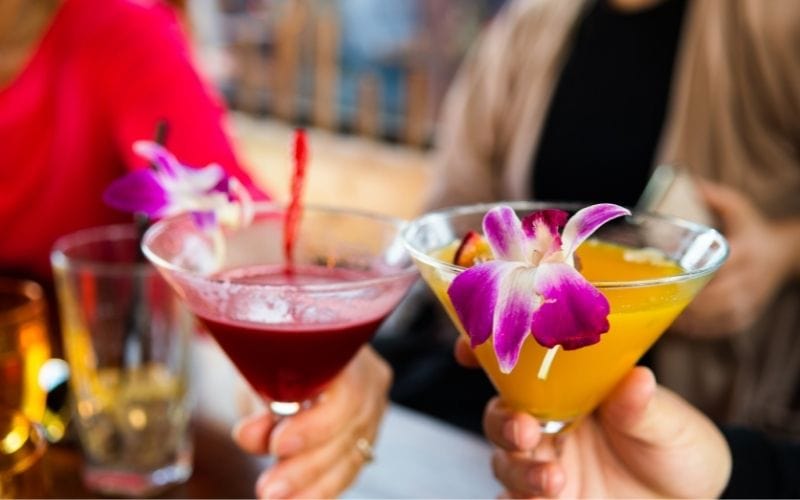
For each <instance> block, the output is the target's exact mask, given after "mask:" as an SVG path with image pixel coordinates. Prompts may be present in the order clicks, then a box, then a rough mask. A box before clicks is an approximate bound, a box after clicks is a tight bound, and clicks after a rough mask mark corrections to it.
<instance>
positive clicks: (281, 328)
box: [143, 203, 417, 416]
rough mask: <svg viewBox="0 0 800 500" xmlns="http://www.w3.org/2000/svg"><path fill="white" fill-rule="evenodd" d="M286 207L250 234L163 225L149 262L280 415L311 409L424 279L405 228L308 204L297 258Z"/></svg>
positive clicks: (262, 217)
mask: <svg viewBox="0 0 800 500" xmlns="http://www.w3.org/2000/svg"><path fill="white" fill-rule="evenodd" d="M284 210H285V209H284V207H281V206H277V205H272V204H267V203H262V204H257V205H256V208H255V218H254V220H253V222H252V223H251V224H249V225H247V226H245V227H239V228H225V227H218V228H216V229H212V230H201V229H199V228H198V227H197V226H196V225H195V224H194V222H193V219H192V217H191V216H190V215H188V214H187V215H180V216H177V217H173V218H169V219H165V220H162V221H160V222H158V223H156V224H155V225H153V226H152V227H151V228H150V229H149V230H148V231H147V233H146V234H145V237H144V240H143V248H144V253H145V255H146V256H147V258H148V259H150V260H151V261H152V262H153V263H154V264H155V265H156V266H157V267H158V269H159V270H160V271H161V272H162V273H163V274H164V276H165V277H166V278H167V280H168V281H169V282H170V283H171V284H172V285H173V286H174V287H175V290H177V291H178V293H179V294H180V296H181V297H182V298H183V299H184V300H185V302H186V304H188V306H189V308H190V309H191V310H192V311H193V312H194V313H195V314H196V315H197V316H198V317H199V318H200V320H201V321H202V322H203V323H204V324H205V325H206V326H207V327H208V330H209V331H210V333H211V335H212V336H213V337H214V338H215V339H216V341H217V343H218V344H219V346H220V347H221V348H222V350H223V351H224V352H225V353H226V354H227V356H228V357H229V358H230V360H231V361H232V362H233V364H234V365H235V366H236V367H237V369H238V370H239V371H240V372H241V374H242V375H243V376H244V378H245V379H246V380H247V381H248V383H249V384H250V385H251V386H252V388H253V389H254V390H255V391H256V393H258V394H259V395H260V396H261V398H263V400H264V401H265V402H266V404H267V406H268V407H269V409H270V410H271V411H272V412H274V413H275V414H277V415H280V416H288V415H292V414H294V413H296V412H298V411H299V410H300V409H301V408H303V407H305V406H308V405H309V404H311V402H312V401H313V399H314V398H315V397H316V396H317V395H318V394H319V393H320V392H322V391H323V390H324V388H325V386H326V385H327V384H328V382H330V381H331V380H332V379H333V378H334V377H335V376H336V374H337V373H339V372H340V371H341V370H342V368H344V366H345V365H346V364H347V363H348V362H349V361H350V359H352V357H353V356H354V355H355V353H356V352H357V351H358V350H359V348H360V347H361V346H362V345H364V344H365V343H366V342H367V341H369V340H370V338H371V337H372V335H373V334H374V333H375V330H376V329H377V328H378V326H379V324H380V323H381V322H382V321H383V319H384V318H385V317H386V316H387V315H388V314H389V312H391V311H392V309H393V308H394V307H395V306H396V305H397V303H398V302H399V301H400V300H401V298H402V297H403V295H404V294H405V293H406V291H407V290H408V288H409V286H410V285H411V284H412V283H413V281H414V280H415V279H416V277H417V272H416V269H415V267H414V264H413V262H412V260H411V258H410V256H409V254H408V252H407V251H406V250H405V248H404V246H403V243H402V240H401V239H400V229H401V227H402V224H401V222H400V221H399V220H397V219H394V218H390V217H383V216H379V215H375V214H369V213H365V212H358V211H352V210H339V209H333V208H322V207H306V208H305V209H304V211H303V213H302V216H301V221H300V223H299V226H298V231H297V239H296V248H295V255H294V261H293V262H292V263H291V266H290V265H289V263H287V262H286V261H285V259H284V253H283V243H284V242H283V237H282V235H283V226H284V219H285V211H284Z"/></svg>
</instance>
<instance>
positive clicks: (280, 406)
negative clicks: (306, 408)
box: [267, 401, 302, 417]
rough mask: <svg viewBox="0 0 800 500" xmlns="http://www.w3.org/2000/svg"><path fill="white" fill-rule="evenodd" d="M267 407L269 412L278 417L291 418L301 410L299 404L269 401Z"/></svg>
mask: <svg viewBox="0 0 800 500" xmlns="http://www.w3.org/2000/svg"><path fill="white" fill-rule="evenodd" d="M267 405H268V406H269V411H270V412H272V413H273V414H274V415H278V416H279V417H291V416H292V415H294V414H295V413H297V412H298V411H300V408H302V405H301V404H300V403H293V402H285V401H270V402H269V403H267Z"/></svg>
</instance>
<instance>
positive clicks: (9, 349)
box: [0, 278, 50, 422]
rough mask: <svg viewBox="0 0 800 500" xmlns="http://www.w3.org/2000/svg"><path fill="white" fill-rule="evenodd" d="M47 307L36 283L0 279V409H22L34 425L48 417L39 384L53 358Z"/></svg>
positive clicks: (40, 289)
mask: <svg viewBox="0 0 800 500" xmlns="http://www.w3.org/2000/svg"><path fill="white" fill-rule="evenodd" d="M47 335H48V334H47V307H46V304H45V299H44V292H43V291H42V288H41V287H40V286H39V285H37V284H36V283H34V282H33V281H26V280H17V279H11V278H0V375H2V383H0V407H4V408H7V409H14V410H20V411H22V412H23V413H24V414H25V415H27V417H28V418H30V419H31V420H33V421H34V422H41V421H42V419H43V418H44V416H45V400H46V397H47V394H46V391H45V389H44V388H43V387H42V385H41V384H40V383H39V375H40V371H41V368H42V366H43V365H44V364H45V362H46V361H47V359H48V358H49V357H50V343H49V340H48V336H47Z"/></svg>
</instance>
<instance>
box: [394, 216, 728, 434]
mask: <svg viewBox="0 0 800 500" xmlns="http://www.w3.org/2000/svg"><path fill="white" fill-rule="evenodd" d="M504 204H505V205H510V206H511V207H512V208H513V209H514V210H515V211H516V212H517V215H518V216H519V217H520V219H522V218H523V217H524V216H525V215H527V214H528V213H530V212H533V211H536V210H541V209H545V208H556V209H562V210H565V211H567V212H570V213H574V212H575V211H577V210H578V209H579V208H580V207H579V206H577V205H565V204H542V203H534V202H515V203H504ZM496 205H497V204H480V205H471V206H461V207H454V208H450V209H446V210H441V211H437V212H432V213H429V214H426V215H423V216H422V217H420V218H418V219H416V220H415V221H413V222H411V223H410V224H409V225H408V226H407V228H406V229H405V231H404V233H403V234H404V239H405V242H406V244H407V246H408V248H409V250H410V252H411V254H412V256H413V258H414V260H415V261H416V263H417V266H418V267H419V269H420V272H421V274H422V277H423V279H424V280H425V281H426V282H427V284H428V285H429V286H430V288H431V289H432V290H433V292H434V294H435V295H436V296H437V297H438V299H439V301H440V302H441V303H442V305H443V306H444V308H445V309H446V310H447V313H448V315H449V316H450V318H451V319H452V321H453V323H454V324H455V326H456V327H457V328H458V330H459V331H460V332H461V334H462V335H464V336H465V337H466V332H465V331H464V329H463V327H462V325H461V323H460V321H459V319H458V317H457V315H456V314H455V310H454V309H453V305H452V303H451V301H450V297H449V296H448V294H447V289H448V287H449V286H450V283H452V281H453V279H454V278H455V277H456V276H457V275H458V274H459V273H460V272H461V271H463V270H464V268H463V267H460V266H457V265H455V264H453V263H452V257H453V253H454V251H455V246H457V244H458V242H459V241H460V240H461V238H463V237H464V235H465V234H467V232H468V231H470V230H473V231H480V230H481V227H482V221H483V217H484V215H485V214H486V212H488V211H489V210H490V209H492V208H493V207H495V206H496ZM598 242H601V244H598ZM454 245H455V246H454ZM448 249H449V251H448ZM727 255H728V245H727V243H726V241H725V239H724V238H723V237H722V236H721V235H720V234H719V233H718V232H717V231H715V230H714V229H711V228H708V227H705V226H701V225H698V224H694V223H691V222H687V221H683V220H680V219H676V218H670V217H664V216H658V215H652V214H646V213H634V214H633V215H632V216H630V217H626V218H624V219H618V220H615V221H612V222H610V223H608V224H606V225H604V226H603V227H601V228H600V229H599V230H598V231H597V232H596V233H595V235H594V237H593V239H592V240H589V241H587V242H586V243H584V244H583V245H582V246H581V247H580V248H579V249H578V251H577V257H578V258H577V261H578V262H579V266H580V269H581V272H582V273H583V274H584V276H585V277H586V278H587V279H588V280H589V281H591V282H592V284H593V285H594V286H595V287H597V288H598V289H599V290H600V292H601V293H602V294H603V295H605V297H606V298H607V299H608V301H609V303H610V306H611V310H610V314H609V316H608V321H609V324H610V328H609V330H608V332H607V333H605V334H603V335H602V337H601V340H600V342H598V343H596V344H593V345H590V346H587V347H583V348H580V349H575V350H569V351H566V350H563V349H561V350H558V351H557V352H556V354H555V357H554V358H553V361H552V364H551V365H550V371H549V374H548V375H547V376H546V377H544V378H542V377H540V376H539V370H540V368H541V367H542V364H543V362H544V360H545V356H546V355H547V353H548V349H547V348H546V347H543V346H541V345H539V344H538V343H537V342H536V340H535V339H534V338H533V337H532V336H531V335H528V336H527V338H526V339H525V342H524V344H523V347H522V351H521V354H520V357H519V361H518V362H517V365H516V366H515V367H514V369H513V370H512V371H511V372H510V373H507V374H505V373H502V372H501V371H500V369H499V366H498V362H497V358H496V355H495V353H494V349H493V344H492V339H491V338H490V339H489V340H487V341H486V342H485V343H483V344H481V345H479V346H477V347H476V348H475V349H474V352H475V355H476V356H477V358H478V360H479V362H480V364H481V366H482V368H483V369H484V370H485V372H486V373H487V375H488V376H489V378H490V379H491V381H492V383H493V384H494V386H495V388H496V389H497V391H498V392H499V394H500V397H501V398H502V399H503V400H504V401H505V402H506V403H507V404H508V405H509V406H510V407H512V408H515V409H518V410H521V411H526V412H528V413H530V414H531V415H533V416H534V417H536V418H537V419H539V421H540V422H541V424H542V430H543V431H544V432H545V433H548V434H555V433H558V432H561V431H563V430H564V429H566V428H568V427H569V426H570V425H571V424H573V423H574V422H576V421H577V420H578V419H580V418H581V417H582V416H584V415H586V414H588V413H590V412H591V411H592V410H593V409H594V408H595V407H596V406H597V405H598V404H599V402H600V401H602V400H603V398H604V397H605V396H606V395H607V394H608V393H609V392H610V391H611V390H612V389H613V388H614V386H615V385H616V384H617V383H618V382H619V380H620V379H621V378H622V377H623V376H624V375H625V374H626V373H627V372H628V371H629V370H630V369H631V367H632V366H633V365H634V364H635V363H636V362H637V360H638V359H639V358H640V357H641V356H642V354H644V352H645V351H646V350H647V349H648V348H649V347H650V346H651V345H652V344H653V343H654V342H655V341H656V340H657V339H658V337H659V336H660V335H661V334H662V333H663V332H664V330H666V329H667V327H668V326H669V325H670V324H671V323H672V321H673V320H674V319H675V318H676V317H677V316H678V314H680V312H681V311H682V310H683V309H684V308H685V307H686V306H687V305H688V304H689V303H690V302H691V301H692V299H693V298H694V297H695V295H697V293H698V292H699V291H700V289H701V288H702V287H703V286H704V285H705V284H706V283H707V282H708V280H709V279H711V277H712V275H713V273H714V272H715V271H716V270H717V269H718V268H719V266H720V265H722V263H723V262H724V260H725V258H726V257H727Z"/></svg>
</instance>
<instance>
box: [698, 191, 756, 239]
mask: <svg viewBox="0 0 800 500" xmlns="http://www.w3.org/2000/svg"><path fill="white" fill-rule="evenodd" d="M698 186H699V188H700V193H701V194H702V196H703V199H704V200H705V202H706V204H708V206H709V207H710V208H711V209H712V210H713V211H714V212H716V213H717V215H719V217H720V218H721V219H722V223H723V227H724V228H726V229H729V230H730V229H731V228H732V227H738V225H739V224H741V223H742V222H744V221H745V220H749V219H752V218H754V217H758V212H757V211H756V209H755V207H754V206H753V204H752V202H751V201H750V200H749V199H747V198H746V197H745V196H744V195H742V194H741V193H740V192H739V191H737V190H735V189H732V188H729V187H727V186H724V185H722V184H716V183H713V182H709V181H702V182H700V183H699V184H698Z"/></svg>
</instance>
